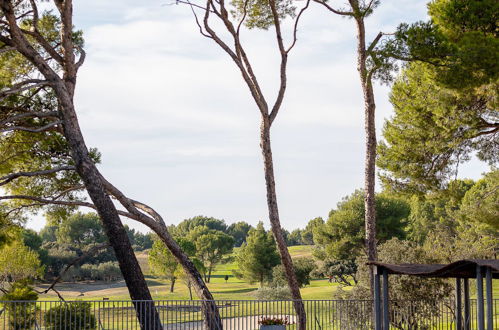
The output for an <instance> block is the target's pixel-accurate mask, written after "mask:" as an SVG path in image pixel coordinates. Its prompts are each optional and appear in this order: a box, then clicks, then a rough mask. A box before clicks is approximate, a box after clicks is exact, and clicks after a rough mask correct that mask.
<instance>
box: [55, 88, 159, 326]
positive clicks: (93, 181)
mask: <svg viewBox="0 0 499 330" xmlns="http://www.w3.org/2000/svg"><path fill="white" fill-rule="evenodd" d="M57 89H59V90H64V88H63V87H62V86H59V87H58V88H57ZM60 100H61V113H62V118H63V127H64V135H65V136H66V138H67V140H68V142H69V145H70V148H71V154H72V158H73V160H74V162H75V166H76V170H77V172H78V174H79V175H80V177H81V178H82V180H83V182H84V184H85V187H86V189H87V192H88V194H89V196H90V198H91V200H92V202H93V203H94V205H95V207H96V209H97V213H98V214H99V216H100V218H101V220H102V224H103V227H104V230H105V232H106V235H107V237H108V239H109V243H110V244H111V246H112V247H113V250H114V253H115V255H116V259H118V264H119V267H120V270H121V272H122V274H123V278H124V279H125V283H126V285H127V287H128V291H129V293H130V298H131V299H132V300H138V301H142V302H134V305H135V310H136V312H137V316H138V318H139V322H140V325H141V328H142V329H161V328H162V326H161V320H160V318H159V315H158V313H157V311H156V309H155V308H154V303H153V302H151V301H152V297H151V293H150V292H149V288H148V287H147V283H146V281H145V278H144V275H143V273H142V270H141V269H140V265H139V263H138V261H137V258H136V256H135V254H134V252H133V248H132V245H131V243H130V240H129V239H128V235H127V233H126V231H125V228H124V227H123V224H122V222H121V219H120V217H119V215H118V212H117V210H116V208H115V206H114V204H113V202H112V201H111V198H110V197H109V196H108V195H107V194H106V191H105V189H104V187H103V185H102V182H101V180H100V174H99V172H98V170H97V168H96V167H95V165H94V163H93V162H92V159H91V158H90V156H89V154H88V150H87V147H86V146H85V143H84V140H83V136H82V135H81V131H80V129H79V126H78V122H77V118H76V113H75V111H74V108H73V105H72V100H70V99H69V98H68V97H67V96H66V95H63V96H62V97H60ZM146 301H149V302H146Z"/></svg>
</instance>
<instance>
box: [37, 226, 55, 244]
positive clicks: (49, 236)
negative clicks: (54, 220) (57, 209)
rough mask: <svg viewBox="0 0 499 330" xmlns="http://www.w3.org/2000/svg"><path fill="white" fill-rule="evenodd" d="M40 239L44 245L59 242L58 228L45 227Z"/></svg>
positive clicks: (41, 231)
mask: <svg viewBox="0 0 499 330" xmlns="http://www.w3.org/2000/svg"><path fill="white" fill-rule="evenodd" d="M40 237H41V238H42V241H43V242H44V243H47V242H55V241H57V226H50V225H45V227H43V228H42V230H40Z"/></svg>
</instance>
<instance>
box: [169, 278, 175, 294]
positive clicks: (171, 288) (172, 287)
mask: <svg viewBox="0 0 499 330" xmlns="http://www.w3.org/2000/svg"><path fill="white" fill-rule="evenodd" d="M171 281H172V283H171V284H170V292H171V293H173V289H174V288H175V277H172V278H171Z"/></svg>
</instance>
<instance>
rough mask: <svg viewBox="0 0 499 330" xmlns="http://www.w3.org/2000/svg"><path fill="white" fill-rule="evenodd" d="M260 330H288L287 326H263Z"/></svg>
mask: <svg viewBox="0 0 499 330" xmlns="http://www.w3.org/2000/svg"><path fill="white" fill-rule="evenodd" d="M260 330H286V326H285V325H261V326H260Z"/></svg>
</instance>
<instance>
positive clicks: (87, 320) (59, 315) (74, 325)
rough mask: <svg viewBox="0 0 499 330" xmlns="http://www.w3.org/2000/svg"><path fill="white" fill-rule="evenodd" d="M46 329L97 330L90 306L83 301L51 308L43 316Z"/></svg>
mask: <svg viewBox="0 0 499 330" xmlns="http://www.w3.org/2000/svg"><path fill="white" fill-rule="evenodd" d="M44 317H45V324H46V329H49V330H57V329H84V330H93V329H96V328H97V322H96V319H95V315H94V314H93V313H92V304H91V303H89V302H84V301H73V302H69V303H64V304H60V305H58V306H55V307H52V308H51V309H49V310H48V311H47V313H46V314H45V316H44Z"/></svg>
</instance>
